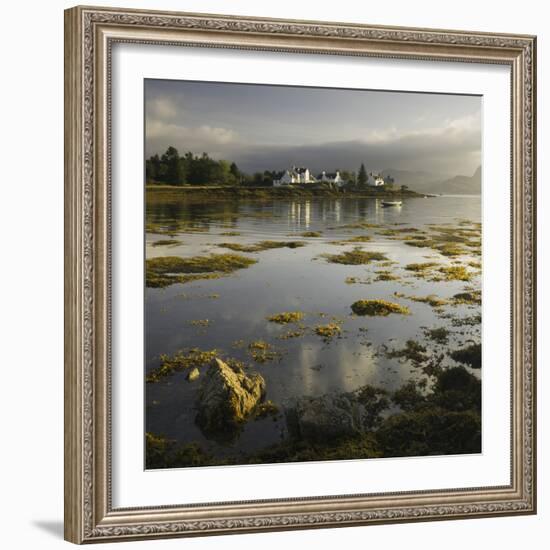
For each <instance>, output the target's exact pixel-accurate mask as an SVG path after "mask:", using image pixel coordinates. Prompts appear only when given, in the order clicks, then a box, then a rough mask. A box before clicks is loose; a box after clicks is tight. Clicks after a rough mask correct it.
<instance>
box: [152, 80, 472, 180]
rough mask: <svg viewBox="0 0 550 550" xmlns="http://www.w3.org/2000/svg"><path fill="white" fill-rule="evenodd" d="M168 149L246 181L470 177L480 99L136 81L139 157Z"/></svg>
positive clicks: (324, 89)
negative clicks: (347, 174)
mask: <svg viewBox="0 0 550 550" xmlns="http://www.w3.org/2000/svg"><path fill="white" fill-rule="evenodd" d="M169 145H173V146H174V147H176V149H178V151H179V153H180V154H184V153H185V152H187V151H191V152H193V153H195V154H201V153H202V152H207V153H208V154H209V155H210V156H211V157H213V158H215V159H218V160H219V159H225V160H229V161H234V162H236V163H237V165H238V166H239V168H240V169H241V170H243V171H245V172H249V173H253V172H256V171H263V170H284V169H285V168H289V167H290V166H292V165H296V166H305V167H309V168H310V170H312V171H313V173H318V172H320V171H322V170H326V171H327V172H333V171H335V170H353V171H356V170H358V169H359V166H360V164H361V163H362V162H364V163H365V166H366V167H367V170H369V171H382V170H384V169H398V170H409V171H415V172H418V171H421V172H430V173H434V174H444V175H449V176H455V175H468V176H469V175H472V174H473V173H474V171H475V170H476V168H477V167H478V166H480V165H481V97H480V96H465V95H445V94H423V93H404V92H391V91H372V90H349V89H335V88H307V87H298V86H272V85H256V84H232V83H217V82H194V81H181V80H151V79H148V80H146V81H145V154H146V157H147V158H148V157H149V156H150V155H152V154H155V153H159V154H162V153H163V152H164V151H165V150H166V148H167V147H168V146H169Z"/></svg>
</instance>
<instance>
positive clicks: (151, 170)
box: [145, 155, 161, 183]
mask: <svg viewBox="0 0 550 550" xmlns="http://www.w3.org/2000/svg"><path fill="white" fill-rule="evenodd" d="M160 167H161V163H160V157H159V156H158V155H153V156H152V157H151V158H150V159H149V160H147V161H146V162H145V181H146V182H147V183H153V182H157V181H160V179H159V178H160V172H161V170H160Z"/></svg>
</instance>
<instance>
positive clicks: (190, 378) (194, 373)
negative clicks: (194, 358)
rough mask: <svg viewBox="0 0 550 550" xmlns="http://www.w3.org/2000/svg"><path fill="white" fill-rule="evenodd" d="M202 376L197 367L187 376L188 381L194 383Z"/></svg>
mask: <svg viewBox="0 0 550 550" xmlns="http://www.w3.org/2000/svg"><path fill="white" fill-rule="evenodd" d="M200 374H201V373H200V371H199V369H198V368H197V367H195V368H193V369H191V370H190V371H189V372H188V374H187V381H188V382H194V381H195V380H196V379H197V378H198V377H199V376H200Z"/></svg>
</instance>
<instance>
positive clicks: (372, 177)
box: [367, 172, 386, 187]
mask: <svg viewBox="0 0 550 550" xmlns="http://www.w3.org/2000/svg"><path fill="white" fill-rule="evenodd" d="M385 183H386V182H385V181H384V178H383V177H382V176H381V175H380V174H373V173H372V172H371V173H370V174H369V175H368V176H367V185H370V186H371V187H382V186H383V185H385Z"/></svg>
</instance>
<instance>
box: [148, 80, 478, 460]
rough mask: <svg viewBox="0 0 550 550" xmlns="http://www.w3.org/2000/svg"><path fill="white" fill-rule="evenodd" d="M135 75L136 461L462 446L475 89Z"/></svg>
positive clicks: (470, 353)
mask: <svg viewBox="0 0 550 550" xmlns="http://www.w3.org/2000/svg"><path fill="white" fill-rule="evenodd" d="M144 86H145V105H144V109H145V136H144V151H145V205H146V206H145V227H146V229H145V264H144V269H145V287H146V288H145V365H146V372H145V425H146V433H145V434H144V437H145V449H146V452H145V465H146V468H147V469H159V468H184V467H197V466H201V467H205V466H220V465H243V464H271V463H281V462H303V461H326V460H348V459H355V460H356V459H376V458H386V457H416V456H426V455H457V454H473V453H480V452H481V450H482V449H481V385H482V362H481V346H482V342H481V321H482V319H481V304H482V294H481V272H482V265H481V235H482V226H481V213H482V212H481V204H482V203H481V174H482V150H481V135H482V128H481V109H482V101H481V97H480V96H475V95H450V94H435V93H413V92H397V91H381V90H363V89H339V88H328V87H327V88H318V87H297V86H279V85H256V84H235V83H222V82H219V83H218V82H198V81H176V80H151V79H147V80H145V84H144Z"/></svg>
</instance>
